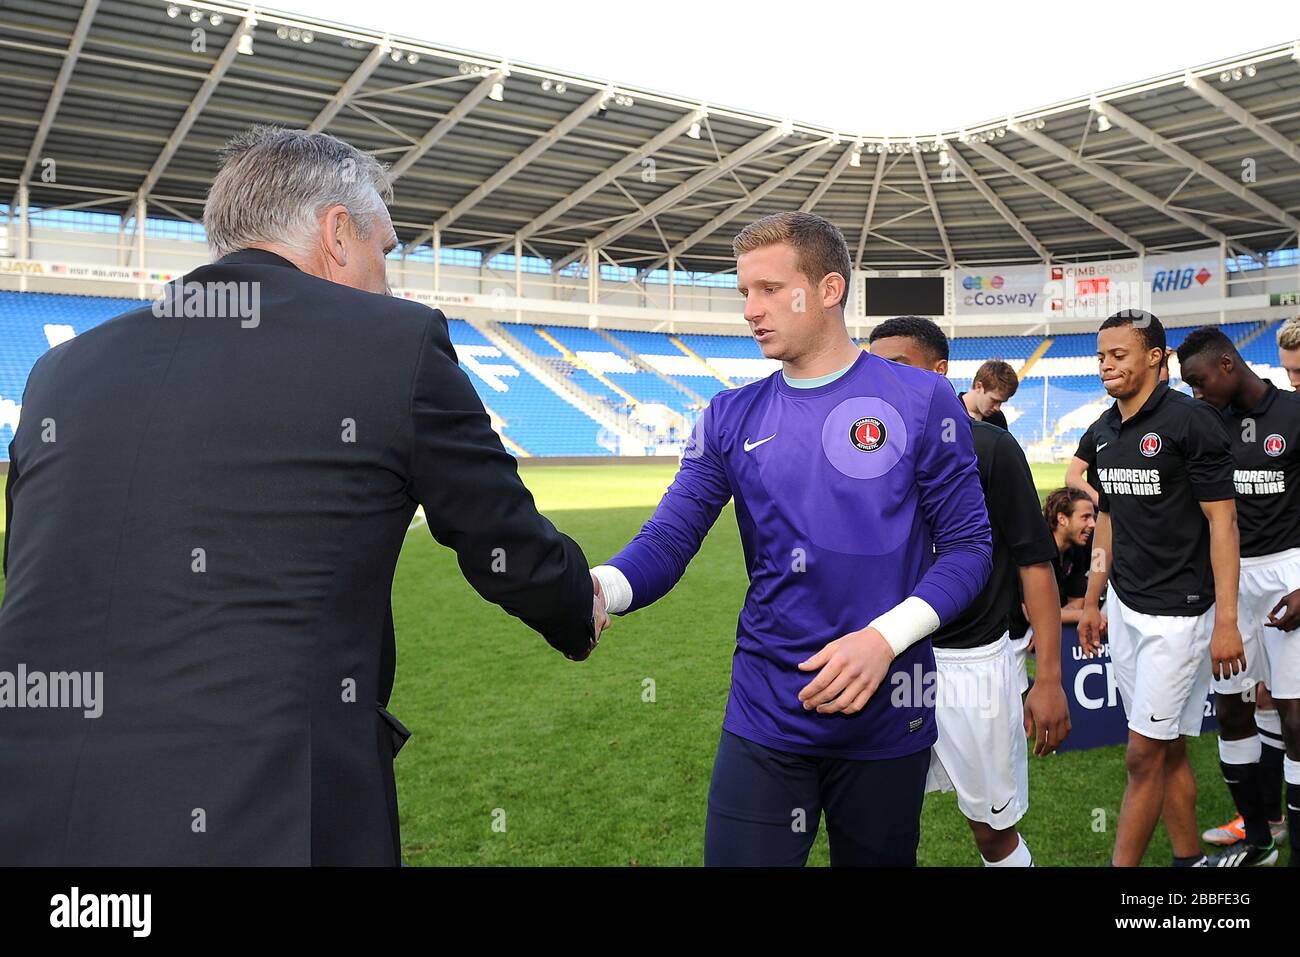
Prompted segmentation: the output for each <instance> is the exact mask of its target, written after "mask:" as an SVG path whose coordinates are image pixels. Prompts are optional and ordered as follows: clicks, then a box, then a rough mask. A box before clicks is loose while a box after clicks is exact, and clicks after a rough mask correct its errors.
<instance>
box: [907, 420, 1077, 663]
mask: <svg viewBox="0 0 1300 957" xmlns="http://www.w3.org/2000/svg"><path fill="white" fill-rule="evenodd" d="M971 438H972V439H973V440H974V443H975V461H976V465H977V467H978V470H979V475H980V486H981V487H982V488H983V489H984V500H985V502H986V504H987V505H988V511H989V525H990V526H991V527H992V530H993V570H992V572H991V574H990V575H989V580H988V584H987V585H985V586H984V590H983V591H981V592H980V594H979V597H977V598H976V599H975V601H974V602H973V603H972V604H971V605H970V607H969V608H967V609H966V610H965V611H964V612H962V613H961V615H959V616H958V617H957V618H955V619H953V620H952V621H950V622H948V624H946V625H944V626H943V627H941V628H940V629H939V630H938V631H936V632H935V633H934V634H932V635H931V636H930V639H931V641H933V642H934V645H935V647H936V648H978V647H980V646H981V645H987V644H990V643H991V642H994V641H997V640H998V639H999V638H1001V637H1002V634H1003V632H1005V631H1007V630H1008V628H1009V625H1010V618H1011V611H1012V609H1013V608H1018V603H1019V601H1020V597H1019V596H1020V581H1019V579H1020V575H1019V568H1020V567H1021V566H1025V565H1037V564H1039V563H1041V562H1050V561H1051V560H1052V558H1053V556H1055V555H1056V541H1055V540H1054V539H1053V538H1052V533H1051V532H1050V531H1048V529H1047V523H1046V522H1044V521H1043V513H1042V512H1041V511H1040V510H1039V505H1038V492H1037V490H1036V489H1035V488H1034V477H1033V474H1032V473H1031V472H1030V471H1029V462H1028V461H1027V460H1026V459H1025V453H1024V452H1023V451H1022V450H1021V448H1020V445H1019V444H1018V443H1017V442H1016V440H1015V439H1014V438H1013V437H1012V435H1011V433H1010V432H1007V431H1005V430H1003V429H999V428H998V427H997V426H994V425H990V424H989V423H987V422H981V421H979V420H978V419H972V420H971Z"/></svg>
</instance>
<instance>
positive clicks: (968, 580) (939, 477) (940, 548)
mask: <svg viewBox="0 0 1300 957" xmlns="http://www.w3.org/2000/svg"><path fill="white" fill-rule="evenodd" d="M916 482H917V486H918V488H919V491H920V502H921V511H922V513H923V514H924V516H925V520H926V523H927V524H928V525H929V528H930V536H931V540H932V541H933V542H934V553H935V561H934V564H933V565H931V566H930V568H929V569H928V570H927V571H926V573H925V575H924V576H922V578H921V580H920V581H919V582H917V584H916V588H915V589H914V590H913V592H912V594H913V595H914V596H916V597H917V598H920V599H921V600H922V601H924V602H925V603H926V604H927V605H929V606H930V607H931V608H933V609H934V611H935V614H937V615H938V616H939V622H940V624H944V625H946V624H947V623H948V622H950V621H952V620H953V619H954V618H956V617H957V616H958V615H959V614H961V612H962V611H963V610H965V608H966V606H968V605H969V604H970V603H971V602H972V601H974V600H975V596H976V595H978V594H979V592H980V590H981V589H982V588H983V587H984V586H985V584H987V583H988V579H989V574H990V572H991V571H992V570H993V541H992V536H991V533H990V530H989V515H988V509H987V507H986V506H985V504H984V490H983V489H982V488H980V480H979V472H978V471H977V470H976V465H975V447H974V443H973V441H972V439H971V427H970V417H969V416H968V415H967V414H966V408H965V406H963V405H962V404H961V401H960V400H959V399H958V398H957V396H956V394H955V393H954V392H953V391H952V389H951V388H950V387H949V386H948V383H947V381H946V380H944V379H938V378H936V380H935V389H934V392H933V394H932V395H931V397H930V409H929V412H928V414H927V417H926V425H925V434H924V435H922V436H921V443H920V450H919V451H918V453H917V462H916Z"/></svg>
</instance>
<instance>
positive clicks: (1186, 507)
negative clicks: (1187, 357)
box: [1079, 310, 1245, 867]
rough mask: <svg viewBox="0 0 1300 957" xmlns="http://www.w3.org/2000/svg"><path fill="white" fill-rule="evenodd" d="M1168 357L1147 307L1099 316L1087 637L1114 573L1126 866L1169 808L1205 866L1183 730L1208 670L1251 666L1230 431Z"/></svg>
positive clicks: (1194, 860)
mask: <svg viewBox="0 0 1300 957" xmlns="http://www.w3.org/2000/svg"><path fill="white" fill-rule="evenodd" d="M1164 356H1165V330H1164V327H1163V326H1162V325H1161V324H1160V320H1159V319H1157V318H1156V317H1155V316H1153V315H1151V314H1150V313H1147V312H1142V311H1140V310H1124V311H1122V312H1119V313H1116V314H1115V315H1113V316H1111V317H1110V318H1109V319H1107V320H1106V321H1105V322H1103V323H1102V324H1101V329H1100V330H1099V331H1098V334H1097V358H1098V370H1099V372H1100V375H1101V382H1102V385H1103V386H1104V387H1105V389H1106V391H1107V392H1108V393H1109V394H1110V395H1111V396H1112V397H1114V399H1115V404H1114V405H1113V406H1111V408H1110V409H1108V410H1107V411H1106V412H1105V413H1104V414H1103V415H1102V416H1101V418H1100V419H1098V420H1097V426H1096V430H1095V431H1096V438H1097V463H1096V476H1097V482H1098V484H1099V485H1100V490H1099V493H1100V494H1099V496H1098V497H1099V502H1098V508H1099V509H1100V513H1101V514H1100V516H1099V517H1098V519H1097V530H1096V532H1095V533H1094V535H1093V552H1094V555H1096V556H1097V558H1096V559H1095V560H1094V561H1093V564H1092V573H1091V574H1090V575H1089V576H1088V594H1087V595H1086V597H1085V598H1084V612H1083V617H1082V619H1081V620H1080V622H1079V644H1080V646H1081V647H1082V648H1083V650H1084V653H1085V654H1089V655H1091V654H1093V653H1095V652H1096V651H1098V650H1100V648H1101V612H1100V609H1099V603H1100V599H1101V594H1102V590H1103V589H1104V588H1106V587H1107V583H1108V582H1109V590H1108V591H1107V592H1106V617H1107V620H1108V622H1109V632H1110V635H1109V637H1110V655H1111V661H1112V663H1113V665H1114V668H1115V677H1116V681H1117V683H1118V685H1119V689H1120V695H1121V697H1122V698H1123V702H1124V711H1125V714H1126V715H1127V717H1128V727H1129V739H1128V753H1127V755H1126V759H1125V761H1126V764H1127V767H1128V783H1127V786H1126V787H1125V789H1124V801H1123V804H1122V805H1121V808H1120V816H1119V824H1118V826H1117V828H1116V833H1115V852H1114V856H1113V858H1112V862H1113V863H1114V864H1115V865H1116V866H1126V867H1135V866H1137V865H1138V864H1140V863H1141V861H1142V856H1143V854H1144V853H1145V852H1146V848H1147V845H1148V843H1149V842H1150V840H1151V834H1152V832H1153V831H1154V830H1155V826H1156V821H1157V820H1159V819H1160V817H1161V814H1162V811H1163V815H1164V820H1165V828H1166V830H1167V831H1168V833H1169V840H1170V843H1171V844H1172V845H1173V852H1174V863H1175V864H1176V865H1189V864H1195V865H1198V866H1199V865H1203V864H1204V863H1205V856H1204V855H1203V854H1202V853H1201V845H1200V841H1199V840H1198V838H1199V835H1198V833H1197V828H1196V779H1195V778H1194V777H1193V775H1192V768H1191V765H1190V764H1188V762H1187V751H1186V746H1185V743H1184V742H1183V740H1182V736H1183V735H1190V736H1195V735H1198V734H1200V731H1201V719H1202V717H1203V708H1204V702H1205V698H1206V696H1207V695H1208V694H1209V687H1210V679H1211V673H1212V671H1213V673H1214V674H1215V675H1216V676H1218V677H1221V678H1228V677H1231V676H1232V675H1234V674H1239V673H1240V672H1241V670H1242V669H1243V668H1244V667H1245V660H1244V657H1243V654H1242V648H1241V635H1240V633H1239V632H1238V631H1237V575H1238V562H1239V558H1238V553H1237V548H1238V542H1237V521H1236V505H1235V504H1234V503H1233V485H1232V455H1231V452H1230V451H1229V448H1228V435H1227V433H1226V431H1225V430H1224V427H1223V422H1222V420H1221V419H1220V417H1219V416H1218V414H1217V413H1215V411H1214V410H1213V409H1211V408H1210V407H1209V406H1207V405H1206V404H1205V403H1204V402H1198V401H1197V400H1195V399H1193V398H1191V397H1190V396H1186V395H1183V394H1182V393H1181V392H1174V391H1171V390H1170V389H1169V387H1168V386H1167V385H1162V384H1161V383H1160V381H1159V371H1160V366H1161V364H1162V362H1163V359H1164ZM1216 606H1217V607H1216ZM1216 611H1217V614H1216ZM1211 662H1213V669H1211Z"/></svg>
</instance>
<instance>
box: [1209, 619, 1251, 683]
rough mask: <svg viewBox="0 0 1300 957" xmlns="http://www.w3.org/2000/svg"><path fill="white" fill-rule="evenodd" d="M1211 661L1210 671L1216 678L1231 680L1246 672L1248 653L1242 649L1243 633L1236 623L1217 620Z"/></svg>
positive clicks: (1211, 646)
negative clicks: (1234, 676)
mask: <svg viewBox="0 0 1300 957" xmlns="http://www.w3.org/2000/svg"><path fill="white" fill-rule="evenodd" d="M1210 661H1211V662H1212V664H1211V666H1210V671H1211V673H1212V674H1213V675H1214V676H1215V677H1216V678H1220V679H1227V678H1231V677H1232V676H1233V675H1239V674H1241V673H1242V672H1243V671H1245V670H1246V652H1245V651H1244V650H1243V649H1242V647H1241V632H1239V631H1238V630H1237V623H1236V622H1235V621H1232V620H1231V619H1226V618H1225V619H1222V620H1220V619H1218V618H1217V617H1216V618H1215V621H1214V633H1213V634H1212V635H1210Z"/></svg>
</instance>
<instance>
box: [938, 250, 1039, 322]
mask: <svg viewBox="0 0 1300 957" xmlns="http://www.w3.org/2000/svg"><path fill="white" fill-rule="evenodd" d="M1046 278H1047V277H1046V272H1045V269H1044V267H1043V265H1042V264H1041V263H1034V264H1033V265H1030V266H988V267H981V268H978V269H958V270H957V271H956V272H955V273H954V274H953V294H954V295H953V298H954V300H955V309H956V313H957V315H959V316H976V315H992V314H1004V313H1016V314H1022V315H1028V314H1035V313H1040V312H1042V311H1043V284H1044V282H1045V281H1046Z"/></svg>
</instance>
